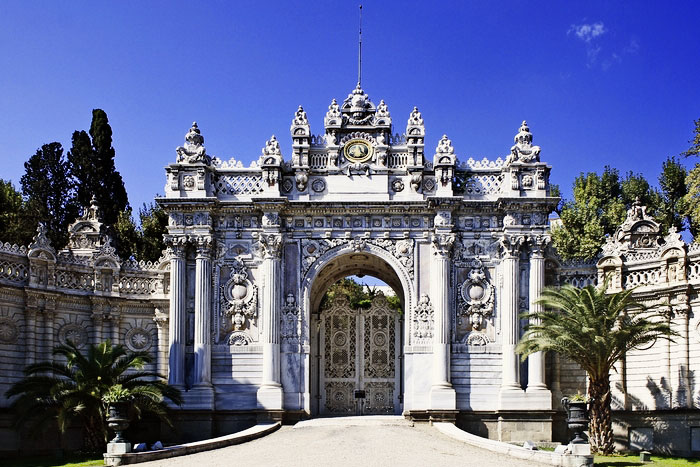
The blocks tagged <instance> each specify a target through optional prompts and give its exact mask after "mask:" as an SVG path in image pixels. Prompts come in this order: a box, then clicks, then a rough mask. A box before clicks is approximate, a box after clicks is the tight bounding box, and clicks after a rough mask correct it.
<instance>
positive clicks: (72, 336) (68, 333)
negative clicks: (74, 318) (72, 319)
mask: <svg viewBox="0 0 700 467" xmlns="http://www.w3.org/2000/svg"><path fill="white" fill-rule="evenodd" d="M58 341H59V342H60V343H61V344H63V345H65V344H67V343H68V341H71V342H72V343H73V344H74V345H75V346H76V347H77V348H79V349H80V348H82V347H83V346H84V345H85V344H87V342H88V333H87V330H86V329H85V328H84V327H82V326H80V325H79V324H75V323H69V324H66V325H64V326H63V327H61V329H59V330H58Z"/></svg>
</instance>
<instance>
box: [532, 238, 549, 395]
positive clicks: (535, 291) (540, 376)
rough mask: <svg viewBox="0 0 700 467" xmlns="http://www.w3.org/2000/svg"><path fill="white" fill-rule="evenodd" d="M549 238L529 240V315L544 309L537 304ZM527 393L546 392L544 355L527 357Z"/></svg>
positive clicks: (541, 287) (536, 354) (542, 285)
mask: <svg viewBox="0 0 700 467" xmlns="http://www.w3.org/2000/svg"><path fill="white" fill-rule="evenodd" d="M550 240H551V239H550V237H548V236H546V235H537V236H534V237H531V238H530V290H529V292H530V293H529V295H530V313H539V312H541V311H543V309H544V307H543V306H542V305H541V304H540V303H538V300H539V297H540V294H541V293H542V289H543V288H544V282H545V279H544V250H545V248H546V247H547V245H548V244H549V242H550ZM530 324H539V320H537V319H535V318H531V319H530ZM527 371H528V375H527V376H528V377H527V381H528V382H527V390H528V391H546V390H547V385H546V384H545V354H544V352H535V353H534V354H531V355H530V356H529V357H528V366H527Z"/></svg>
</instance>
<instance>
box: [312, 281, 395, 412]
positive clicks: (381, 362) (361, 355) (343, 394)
mask: <svg viewBox="0 0 700 467" xmlns="http://www.w3.org/2000/svg"><path fill="white" fill-rule="evenodd" d="M400 332H401V331H400V321H399V314H398V313H397V312H396V311H395V310H393V309H391V308H390V307H389V304H388V303H387V301H386V298H384V296H383V295H379V296H377V297H375V299H374V300H373V301H372V306H371V307H370V308H369V309H367V310H363V309H358V310H353V309H352V308H350V304H349V302H348V301H347V299H346V298H345V297H339V298H337V299H336V300H335V301H334V303H333V304H332V305H331V306H330V307H329V308H328V309H326V310H324V311H323V312H322V313H321V328H320V336H319V337H320V344H321V345H320V350H321V352H320V353H321V362H320V363H321V364H320V371H321V375H320V392H321V394H320V395H321V408H320V412H321V414H322V415H355V414H357V415H361V414H394V413H398V412H399V411H400V409H401V408H400V403H399V396H400V381H399V378H400V376H401V375H400V371H399V368H400V366H399V357H400V355H399V351H398V350H397V349H399V348H400V337H401V336H400ZM356 391H357V392H356ZM356 396H357V397H356ZM362 396H364V397H362Z"/></svg>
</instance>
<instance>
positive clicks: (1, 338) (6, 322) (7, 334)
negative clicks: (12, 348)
mask: <svg viewBox="0 0 700 467" xmlns="http://www.w3.org/2000/svg"><path fill="white" fill-rule="evenodd" d="M18 336H19V327H18V326H17V323H15V321H14V320H13V319H12V318H8V317H6V316H2V317H0V343H3V344H14V343H15V342H17V337H18Z"/></svg>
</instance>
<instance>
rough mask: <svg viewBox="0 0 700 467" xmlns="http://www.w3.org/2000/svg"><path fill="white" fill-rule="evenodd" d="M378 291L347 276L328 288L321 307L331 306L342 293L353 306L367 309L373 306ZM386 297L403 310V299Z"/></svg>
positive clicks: (391, 304) (394, 306)
mask: <svg viewBox="0 0 700 467" xmlns="http://www.w3.org/2000/svg"><path fill="white" fill-rule="evenodd" d="M378 292H379V291H378V290H377V289H376V288H374V287H371V286H367V285H363V284H358V283H357V281H355V280H354V279H353V278H351V277H345V278H343V279H340V280H339V281H338V282H336V283H334V284H333V285H331V286H330V287H329V288H328V290H327V291H326V293H325V294H324V295H323V298H322V299H321V309H323V308H325V307H327V306H330V304H331V303H333V300H335V299H336V298H337V297H338V296H340V295H345V296H346V297H347V298H348V301H349V302H350V307H351V308H353V309H357V308H365V309H366V308H369V307H370V306H372V300H373V299H374V297H375V296H376V295H377V293H378ZM386 299H387V302H389V306H391V307H392V308H394V309H395V310H397V311H399V312H400V311H401V300H400V299H399V297H398V296H396V295H390V296H387V297H386Z"/></svg>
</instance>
